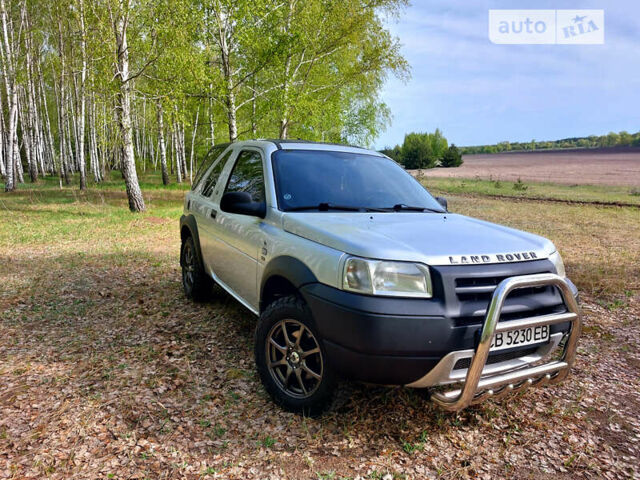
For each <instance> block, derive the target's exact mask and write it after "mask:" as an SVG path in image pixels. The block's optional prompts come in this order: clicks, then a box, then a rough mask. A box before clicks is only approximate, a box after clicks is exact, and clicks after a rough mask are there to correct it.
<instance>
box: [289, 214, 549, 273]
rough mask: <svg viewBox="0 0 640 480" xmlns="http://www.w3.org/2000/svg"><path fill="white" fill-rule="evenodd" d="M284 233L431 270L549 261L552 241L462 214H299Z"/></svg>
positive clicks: (292, 217) (290, 221)
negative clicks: (459, 265)
mask: <svg viewBox="0 0 640 480" xmlns="http://www.w3.org/2000/svg"><path fill="white" fill-rule="evenodd" d="M283 228H284V229H285V230H286V231H287V232H290V233H292V234H294V235H298V236H300V237H303V238H306V239H308V240H311V241H313V242H317V243H320V244H322V245H326V246H328V247H331V248H334V249H336V250H339V251H342V252H345V253H348V254H351V255H358V256H361V257H367V258H377V259H384V260H404V261H413V262H422V263H425V264H428V265H451V264H466V263H503V262H517V261H526V260H535V259H539V258H546V257H548V256H549V255H550V254H551V253H553V252H554V251H555V247H554V245H553V243H551V242H550V241H549V240H547V239H546V238H543V237H540V236H538V235H533V234H531V233H526V232H522V231H520V230H515V229H512V228H508V227H504V226H502V225H497V224H495V223H490V222H485V221H482V220H477V219H475V218H470V217H465V216H464V215H457V214H451V213H447V214H438V213H415V212H395V213H357V212H335V213H334V212H304V213H303V212H296V213H286V214H284V215H283Z"/></svg>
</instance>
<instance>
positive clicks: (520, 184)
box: [513, 177, 529, 192]
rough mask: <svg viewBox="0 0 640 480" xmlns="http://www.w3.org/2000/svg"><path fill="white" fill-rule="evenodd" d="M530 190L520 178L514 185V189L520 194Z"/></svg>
mask: <svg viewBox="0 0 640 480" xmlns="http://www.w3.org/2000/svg"><path fill="white" fill-rule="evenodd" d="M528 188H529V186H528V185H526V184H525V183H524V182H523V181H522V179H521V178H520V177H518V180H517V181H516V182H515V183H514V184H513V189H514V190H516V191H518V192H524V191H526V190H527V189H528Z"/></svg>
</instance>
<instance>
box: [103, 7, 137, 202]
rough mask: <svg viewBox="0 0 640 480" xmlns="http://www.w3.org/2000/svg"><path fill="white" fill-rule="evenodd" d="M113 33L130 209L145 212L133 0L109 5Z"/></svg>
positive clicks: (118, 106)
mask: <svg viewBox="0 0 640 480" xmlns="http://www.w3.org/2000/svg"><path fill="white" fill-rule="evenodd" d="M109 7H110V8H109V13H110V17H111V24H112V26H113V37H114V41H115V42H114V43H115V56H116V61H115V75H114V79H115V81H116V82H117V87H116V88H117V91H116V112H117V115H118V124H119V127H120V142H121V146H120V148H121V162H122V175H123V177H124V182H125V185H126V189H127V198H128V200H129V210H131V211H132V212H143V211H144V209H145V205H144V198H143V197H142V190H140V184H139V182H138V172H137V171H136V162H135V157H134V152H133V130H132V127H131V79H132V76H131V74H130V72H129V44H128V41H127V33H128V29H129V18H130V17H129V14H130V4H129V0H118V3H117V4H116V5H111V4H110V5H109Z"/></svg>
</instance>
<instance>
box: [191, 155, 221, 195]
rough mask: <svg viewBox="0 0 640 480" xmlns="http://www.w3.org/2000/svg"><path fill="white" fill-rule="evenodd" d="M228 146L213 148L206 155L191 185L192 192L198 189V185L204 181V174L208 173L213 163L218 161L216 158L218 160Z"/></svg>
mask: <svg viewBox="0 0 640 480" xmlns="http://www.w3.org/2000/svg"><path fill="white" fill-rule="evenodd" d="M227 146H228V144H223V145H216V146H214V147H212V148H211V150H209V152H208V153H207V154H206V155H205V157H204V160H203V161H202V163H201V164H200V166H199V167H198V170H197V172H196V176H195V178H194V179H193V183H192V184H191V190H195V189H196V188H197V187H198V184H199V183H200V181H201V180H202V177H204V174H205V173H207V170H209V167H210V166H211V165H212V164H213V162H215V161H216V158H218V157H219V156H220V154H221V153H222V152H224V151H225V149H226V148H227Z"/></svg>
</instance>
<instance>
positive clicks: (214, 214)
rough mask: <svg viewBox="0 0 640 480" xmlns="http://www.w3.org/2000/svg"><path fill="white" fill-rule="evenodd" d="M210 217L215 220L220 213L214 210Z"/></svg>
mask: <svg viewBox="0 0 640 480" xmlns="http://www.w3.org/2000/svg"><path fill="white" fill-rule="evenodd" d="M209 216H210V217H211V218H213V219H214V220H215V218H216V217H217V216H218V212H217V211H215V210H214V209H213V208H212V209H211V211H210V212H209Z"/></svg>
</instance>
